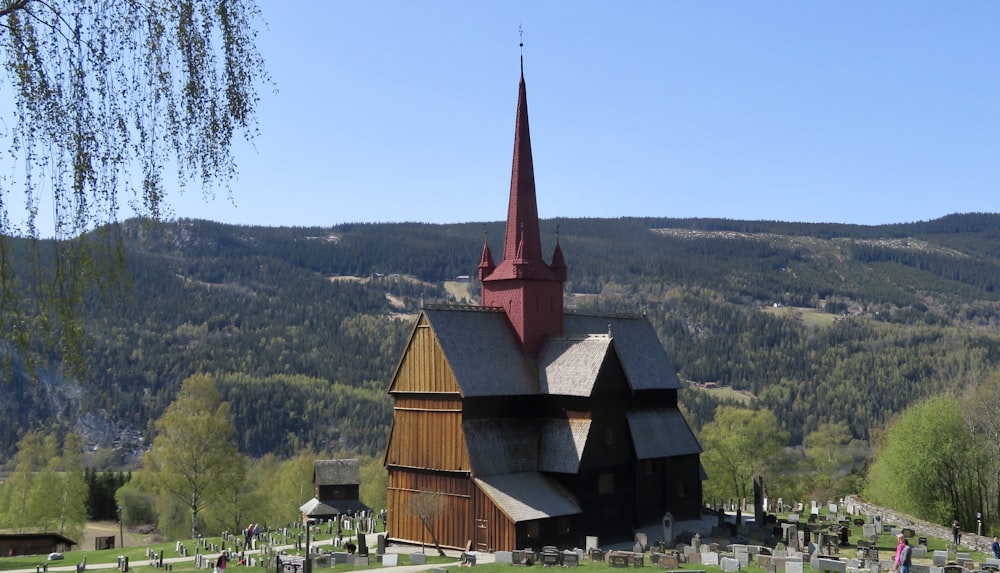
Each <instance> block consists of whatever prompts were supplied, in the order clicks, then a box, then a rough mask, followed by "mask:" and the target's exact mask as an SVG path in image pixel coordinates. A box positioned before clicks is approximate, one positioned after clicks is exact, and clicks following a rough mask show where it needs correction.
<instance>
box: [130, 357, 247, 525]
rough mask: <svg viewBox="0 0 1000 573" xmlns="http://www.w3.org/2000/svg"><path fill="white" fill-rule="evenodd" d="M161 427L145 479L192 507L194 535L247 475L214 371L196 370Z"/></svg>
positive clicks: (159, 423) (145, 463)
mask: <svg viewBox="0 0 1000 573" xmlns="http://www.w3.org/2000/svg"><path fill="white" fill-rule="evenodd" d="M155 429H156V438H154V440H153V447H152V449H151V450H150V452H149V453H148V454H147V455H146V456H145V458H144V460H143V470H142V471H143V474H144V475H143V483H145V484H147V485H148V486H149V487H152V488H153V489H154V490H156V491H157V492H158V493H162V494H166V495H168V496H170V497H172V498H173V499H175V500H176V501H177V502H179V503H181V504H182V505H183V506H184V507H185V508H187V509H188V510H189V511H190V512H191V535H192V537H196V536H197V535H198V534H199V523H198V516H199V514H200V512H202V511H203V510H204V509H205V508H206V507H209V506H211V505H212V504H214V503H216V502H217V501H218V500H219V499H220V497H221V496H223V495H224V494H226V492H231V491H233V490H234V489H236V488H238V487H239V485H240V484H242V482H243V480H244V479H245V471H246V469H245V468H246V466H245V461H244V459H243V458H242V454H240V453H239V451H238V450H237V448H236V441H235V440H234V438H233V434H234V429H233V423H232V421H231V420H230V417H229V403H228V402H224V401H223V400H222V396H221V395H220V394H219V391H218V389H217V388H216V387H215V382H214V381H213V379H212V378H211V377H209V376H207V375H203V374H198V375H195V376H191V377H190V378H187V379H186V380H184V382H183V384H182V385H181V390H180V392H178V394H177V398H176V399H175V400H174V401H173V402H172V403H171V404H170V406H168V407H167V409H166V411H165V412H164V413H163V416H162V417H160V419H159V420H157V421H156V424H155Z"/></svg>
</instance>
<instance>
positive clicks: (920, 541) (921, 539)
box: [917, 537, 927, 547]
mask: <svg viewBox="0 0 1000 573" xmlns="http://www.w3.org/2000/svg"><path fill="white" fill-rule="evenodd" d="M917 545H923V546H924V547H927V538H926V537H918V538H917Z"/></svg>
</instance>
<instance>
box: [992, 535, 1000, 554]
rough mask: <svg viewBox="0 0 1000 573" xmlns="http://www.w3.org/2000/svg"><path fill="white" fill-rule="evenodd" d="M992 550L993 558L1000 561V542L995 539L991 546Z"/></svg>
mask: <svg viewBox="0 0 1000 573" xmlns="http://www.w3.org/2000/svg"><path fill="white" fill-rule="evenodd" d="M990 549H991V550H992V551H993V558H994V559H1000V540H998V539H997V538H996V537H994V538H993V545H990Z"/></svg>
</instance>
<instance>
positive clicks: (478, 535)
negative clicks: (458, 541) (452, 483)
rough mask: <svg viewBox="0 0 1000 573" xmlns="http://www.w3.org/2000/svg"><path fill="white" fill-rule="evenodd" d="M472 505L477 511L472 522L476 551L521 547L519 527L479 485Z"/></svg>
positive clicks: (473, 546)
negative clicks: (518, 536)
mask: <svg viewBox="0 0 1000 573" xmlns="http://www.w3.org/2000/svg"><path fill="white" fill-rule="evenodd" d="M472 500H473V503H472V507H473V510H474V511H475V515H473V521H472V524H473V526H474V527H475V532H474V533H473V540H472V541H473V545H472V548H473V549H475V550H476V551H504V550H508V551H509V550H511V549H516V548H518V547H521V545H518V541H519V540H518V539H517V527H516V525H515V524H514V522H513V521H511V519H510V518H509V517H507V515H506V514H505V513H504V512H502V511H501V510H500V508H498V507H497V506H496V504H495V503H493V500H491V499H490V498H489V496H487V495H486V494H485V493H483V491H482V490H481V489H479V488H478V487H475V488H474V491H473V494H472Z"/></svg>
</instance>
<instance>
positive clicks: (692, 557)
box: [684, 553, 701, 565]
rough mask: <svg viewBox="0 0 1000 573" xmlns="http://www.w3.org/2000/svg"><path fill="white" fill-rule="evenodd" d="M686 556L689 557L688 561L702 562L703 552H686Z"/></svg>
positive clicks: (696, 563)
mask: <svg viewBox="0 0 1000 573" xmlns="http://www.w3.org/2000/svg"><path fill="white" fill-rule="evenodd" d="M684 556H685V557H686V558H687V562H688V563H693V564H695V565H700V564H701V553H685V554H684Z"/></svg>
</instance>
